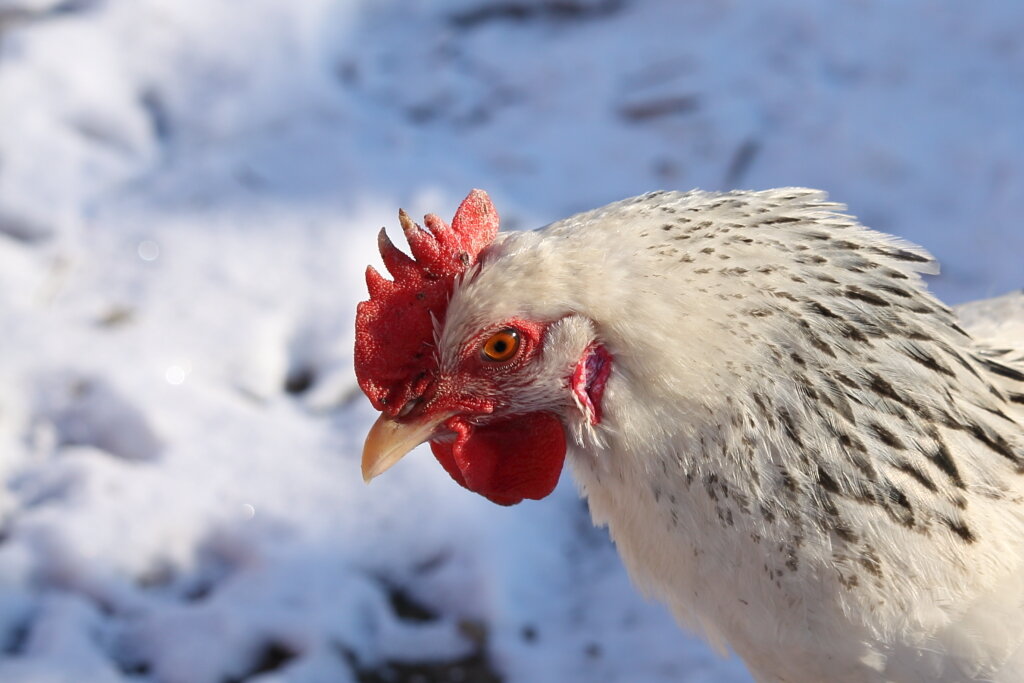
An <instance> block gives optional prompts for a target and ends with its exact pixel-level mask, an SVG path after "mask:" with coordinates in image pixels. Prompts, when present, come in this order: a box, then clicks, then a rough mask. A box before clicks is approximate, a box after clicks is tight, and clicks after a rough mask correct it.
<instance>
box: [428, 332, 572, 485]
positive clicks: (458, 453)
mask: <svg viewBox="0 0 1024 683" xmlns="http://www.w3.org/2000/svg"><path fill="white" fill-rule="evenodd" d="M504 328H510V329H514V330H516V331H517V332H518V334H519V348H518V351H517V352H516V354H515V355H514V356H513V357H512V358H510V359H509V360H507V361H504V362H500V361H492V360H488V359H487V358H485V357H484V356H483V354H482V353H481V348H482V347H483V344H484V342H485V341H486V339H487V338H488V337H490V335H491V334H493V333H494V332H497V331H498V330H500V329H504ZM545 330H546V326H544V325H540V324H538V323H534V322H530V321H522V320H513V321H509V322H507V323H506V324H504V325H501V326H496V327H494V328H491V329H488V330H487V331H486V332H482V333H481V334H480V335H478V337H476V338H474V339H473V340H472V341H471V342H469V343H468V344H467V345H466V346H465V347H464V349H463V353H462V357H461V358H460V359H459V363H458V370H457V371H456V372H455V373H454V374H453V375H452V376H450V377H444V378H441V379H440V380H439V381H438V382H437V383H436V384H435V386H434V387H431V389H430V390H428V394H430V395H429V397H425V400H424V403H423V409H422V412H421V413H420V414H421V415H425V416H429V415H430V414H443V413H447V412H456V414H455V415H454V416H453V417H450V418H449V419H448V420H446V421H445V423H444V426H445V428H446V430H447V431H448V432H449V436H450V435H452V434H453V435H454V439H447V438H439V439H435V440H432V441H431V443H430V448H431V450H432V451H433V453H434V456H435V457H436V458H437V460H438V462H440V463H441V465H442V466H443V467H444V468H445V470H446V471H447V472H448V474H450V475H451V477H452V479H454V480H455V481H456V482H458V483H459V484H461V485H462V486H464V487H466V488H467V489H469V490H471V491H475V492H476V493H479V494H480V495H482V496H484V497H486V498H487V499H488V500H491V501H492V502H495V503H498V504H499V505H514V504H515V503H518V502H520V501H522V500H523V499H524V498H530V499H534V500H538V499H540V498H544V497H545V496H547V495H548V494H549V493H551V491H552V490H553V489H554V488H555V485H556V484H558V478H559V475H560V474H561V471H562V465H563V463H564V461H565V445H566V444H565V430H564V428H563V427H562V423H561V421H560V420H559V418H558V416H557V415H555V414H553V413H549V412H532V413H520V414H514V415H502V414H501V410H502V406H501V396H500V389H499V387H500V384H501V378H502V377H503V376H509V375H512V374H514V373H516V372H519V371H520V370H521V369H522V367H523V366H525V365H526V364H528V363H530V362H531V361H533V359H534V358H535V357H536V356H537V354H538V353H539V351H540V349H541V346H542V343H543V337H544V332H545ZM481 385H484V386H485V387H486V390H483V391H482V390H481ZM465 387H473V389H471V390H466V389H465Z"/></svg>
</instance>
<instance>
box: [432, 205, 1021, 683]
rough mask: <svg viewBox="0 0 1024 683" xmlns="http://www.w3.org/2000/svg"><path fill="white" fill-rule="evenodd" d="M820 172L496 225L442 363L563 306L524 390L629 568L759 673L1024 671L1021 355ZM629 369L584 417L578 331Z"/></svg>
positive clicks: (446, 328)
mask: <svg viewBox="0 0 1024 683" xmlns="http://www.w3.org/2000/svg"><path fill="white" fill-rule="evenodd" d="M842 209H843V207H841V206H840V205H837V204H832V203H828V202H826V200H825V196H824V194H823V193H821V192H816V191H812V190H806V189H795V188H789V189H781V190H771V191H767V192H733V193H727V194H715V193H704V192H690V193H674V192H657V193H651V194H647V195H643V196H641V197H636V198H633V199H629V200H626V201H623V202H618V203H616V204H611V205H609V206H606V207H604V208H601V209H597V210H595V211H591V212H588V213H583V214H579V215H577V216H574V217H571V218H569V219H566V220H564V221H560V222H558V223H555V224H553V225H551V226H548V227H547V228H545V229H542V230H540V231H536V232H530V233H502V234H500V235H499V237H498V238H497V240H496V241H495V242H494V243H493V244H492V245H491V246H490V247H488V248H487V249H485V250H484V251H483V253H482V254H481V257H480V264H479V265H478V266H477V267H475V268H474V269H472V270H471V271H470V272H469V273H467V275H466V277H465V278H464V279H463V280H462V281H461V282H460V283H458V284H457V286H456V288H455V291H454V293H453V296H452V299H451V301H450V303H449V306H448V309H447V315H446V320H445V322H444V325H443V327H441V328H440V329H438V330H437V340H436V342H437V350H438V354H439V361H440V364H441V367H442V368H444V367H445V364H446V363H449V364H450V363H453V362H454V350H456V349H458V348H460V345H461V343H462V342H463V340H465V339H467V338H470V336H472V335H473V334H476V333H477V332H478V331H479V330H480V329H482V328H484V327H486V326H488V325H494V324H496V323H500V322H501V321H502V320H508V319H515V318H525V319H532V320H539V321H553V322H552V325H551V328H550V331H549V333H548V339H547V340H546V342H545V350H544V355H543V358H542V362H540V363H538V364H537V367H535V368H531V370H530V371H529V372H527V373H524V374H523V376H522V377H521V378H519V379H518V380H517V383H516V384H515V385H514V386H509V387H507V390H508V394H509V396H510V399H509V400H510V405H511V408H510V410H522V411H528V410H536V409H538V408H543V409H552V410H558V411H559V412H560V414H561V415H562V419H563V422H564V423H565V424H566V426H567V432H568V433H569V434H570V435H571V437H572V438H571V440H572V444H571V446H570V460H571V462H572V465H573V469H574V472H575V475H576V478H577V480H578V482H579V484H580V488H581V490H582V491H583V492H584V494H585V495H586V496H587V497H588V499H589V503H590V507H591V511H592V513H593V516H594V519H595V522H597V523H602V524H607V525H608V526H609V528H610V530H611V533H612V536H613V538H614V539H615V542H616V544H617V545H618V547H619V550H620V552H621V554H622V557H623V559H624V561H625V562H626V565H627V567H628V568H629V570H630V572H631V574H632V576H633V578H634V580H635V581H636V582H637V583H638V584H639V585H640V586H641V587H642V588H644V589H645V590H646V591H648V592H649V593H650V594H652V595H654V596H656V597H658V598H659V599H661V600H664V601H665V602H666V603H667V604H668V605H669V606H670V607H671V608H672V610H673V612H674V613H675V614H676V616H677V617H678V618H679V619H680V621H682V622H684V623H685V624H687V625H689V626H690V627H691V628H694V629H696V630H698V631H700V632H702V633H703V634H705V635H706V636H707V637H708V638H709V639H711V640H712V641H713V642H715V643H716V644H719V645H724V646H728V647H730V648H732V649H733V650H735V651H736V652H737V653H738V654H739V655H740V656H741V657H743V659H744V660H745V661H746V663H747V664H748V666H749V667H750V669H751V671H752V672H753V673H754V675H755V677H757V679H758V680H760V681H789V682H797V681H821V680H830V681H877V680H889V681H901V682H903V681H906V682H910V681H961V680H991V681H1020V680H1024V647H1022V642H1024V427H1022V425H1024V361H1022V354H1021V348H1022V346H1024V344H1017V348H1016V349H1010V350H1005V349H993V348H989V347H987V346H986V345H985V344H983V343H982V342H980V341H978V340H976V339H973V338H972V337H971V336H970V335H969V334H968V333H967V332H965V331H964V329H962V328H961V326H960V324H959V323H958V320H957V318H956V316H955V315H954V314H953V312H952V311H950V309H948V308H947V307H946V306H944V305H943V304H941V303H940V302H938V301H937V300H936V299H935V298H934V297H932V296H931V295H930V294H929V293H928V292H927V291H926V289H925V287H924V284H923V282H922V279H921V274H922V273H934V272H936V271H937V267H936V265H935V263H934V261H933V260H932V259H931V257H930V256H929V255H928V254H927V253H926V252H924V251H923V250H921V249H919V248H917V247H915V246H913V245H910V244H907V243H905V242H901V241H899V240H896V239H894V238H892V237H889V236H886V235H883V234H881V233H878V232H874V231H871V230H868V229H866V228H864V227H862V226H860V225H858V224H857V222H856V221H855V220H854V219H852V218H850V217H849V216H846V215H844V214H843V213H842ZM594 340H597V341H600V343H602V344H604V345H606V347H607V348H608V350H609V351H610V352H611V354H612V356H613V358H614V370H613V372H612V374H611V377H610V378H609V380H608V384H607V391H606V393H605V395H604V401H603V413H604V417H603V420H602V421H601V422H600V424H597V425H591V424H590V422H589V421H588V420H587V419H586V418H587V416H586V413H585V411H583V410H582V409H581V406H580V405H579V403H578V402H573V401H572V400H571V399H570V398H567V392H566V391H565V379H564V378H565V377H566V376H567V374H568V372H571V368H572V363H573V362H575V359H577V358H579V354H580V353H581V351H582V349H584V348H586V345H587V344H589V343H591V342H593V341H594Z"/></svg>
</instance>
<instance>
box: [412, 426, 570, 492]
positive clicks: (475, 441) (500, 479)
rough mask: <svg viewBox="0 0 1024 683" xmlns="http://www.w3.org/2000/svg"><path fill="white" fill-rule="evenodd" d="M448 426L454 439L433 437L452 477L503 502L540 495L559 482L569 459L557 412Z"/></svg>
mask: <svg viewBox="0 0 1024 683" xmlns="http://www.w3.org/2000/svg"><path fill="white" fill-rule="evenodd" d="M446 426H447V427H448V428H449V429H451V430H452V431H454V432H455V433H456V439H455V441H454V442H450V443H438V442H431V443H430V450H431V451H433V453H434V457H436V458H437V460H438V462H440V463H441V465H442V466H443V467H444V468H445V470H447V472H448V474H450V475H451V477H452V479H454V480H455V481H456V482H458V483H459V484H460V485H462V486H464V487H466V488H467V489H469V490H470V491H474V492H476V493H479V494H480V495H482V496H484V497H485V498H487V499H488V500H490V501H491V502H494V503H497V504H499V505H515V504H516V503H519V502H521V501H522V500H523V499H524V498H530V499H533V500H540V499H541V498H544V497H545V496H547V495H548V494H550V493H551V492H552V491H553V490H554V488H555V486H556V485H557V484H558V478H559V476H560V475H561V472H562V465H563V463H564V462H565V429H564V428H563V427H562V423H561V421H560V420H559V419H558V418H557V417H555V416H554V415H553V414H551V413H528V414H526V415H516V416H514V417H511V418H508V419H505V420H500V421H497V422H493V423H490V424H487V425H485V426H482V427H474V426H472V425H470V424H468V423H467V422H466V421H464V420H462V419H460V418H453V419H451V420H449V421H448V423H446Z"/></svg>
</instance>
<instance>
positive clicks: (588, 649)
mask: <svg viewBox="0 0 1024 683" xmlns="http://www.w3.org/2000/svg"><path fill="white" fill-rule="evenodd" d="M782 185H808V186H814V187H820V188H823V189H826V190H828V191H829V192H830V193H831V195H832V197H833V199H835V200H837V201H842V202H845V203H847V204H848V205H849V207H850V210H851V212H852V213H854V214H855V215H857V216H859V217H860V218H861V219H862V220H863V221H864V222H865V223H867V224H868V225H871V226H872V227H875V228H879V229H882V230H886V231H889V232H893V233H895V234H898V235H901V236H903V237H906V238H908V239H910V240H913V241H915V242H917V243H920V244H922V245H924V246H926V247H927V248H929V249H930V250H931V251H933V252H934V253H935V254H936V255H937V256H938V257H939V258H940V259H941V261H942V263H943V267H944V270H943V275H941V276H940V277H938V278H936V279H934V280H933V281H932V285H933V287H934V289H935V290H936V291H937V292H938V293H939V294H940V296H942V297H943V298H945V299H946V300H947V301H949V302H951V303H959V302H963V301H967V300H969V299H974V298H979V297H985V296H992V295H996V294H1000V293H1002V292H1005V291H1008V290H1011V289H1013V288H1019V287H1021V285H1022V284H1024V267H1022V266H1021V262H1022V257H1024V227H1022V225H1021V216H1024V3H1020V2H1016V1H1015V0H1004V1H1002V2H999V1H996V0H992V1H986V2H977V1H976V0H959V1H954V0H950V1H949V2H941V3H940V2H935V1H934V0H907V1H905V2H884V1H883V0H856V1H854V0H837V1H835V2H828V3H826V2H811V1H801V0H782V1H773V2H763V3H761V2H758V3H754V2H739V1H738V0H687V1H682V0H680V1H671V0H661V1H659V0H445V1H428V0H372V1H371V0H363V1H359V0H302V1H300V0H293V1H291V2H286V1H285V0H279V1H274V0H248V1H247V2H237V1H235V2H233V1H231V0H0V473H2V477H3V481H4V488H3V490H2V491H0V519H2V524H0V652H2V655H0V681H3V682H4V683H7V682H21V681H29V682H33V683H35V682H58V681H60V682H76V683H77V682H82V681H84V682H92V681H97V682H105V681H139V682H149V681H152V682H160V683H163V682H166V683H207V682H209V683H228V682H241V681H247V682H249V683H257V682H260V683H270V682H271V681H275V682H285V681H287V682H289V683H291V682H294V683H313V682H320V681H324V682H335V681H338V682H346V681H360V682H361V683H373V682H376V681H409V682H410V683H412V682H417V683H430V682H431V681H480V682H485V681H487V682H489V681H496V680H499V679H500V680H504V681H509V682H510V683H511V682H521V683H526V682H530V683H533V682H547V681H551V682H562V681H569V682H573V681H599V682H604V681H607V682H613V681H614V682H621V683H647V682H650V683H655V682H662V681H664V682H668V681H691V682H692V681H725V682H736V681H746V680H749V679H748V677H747V674H746V673H744V671H743V667H742V665H741V664H740V663H738V662H737V661H736V660H735V659H728V660H723V659H720V658H719V657H718V656H716V655H715V654H714V653H712V652H710V651H709V650H708V649H707V648H706V647H705V646H703V645H701V644H700V643H699V642H698V641H697V640H695V639H693V638H691V637H689V636H687V635H685V634H684V633H682V632H681V631H680V630H679V629H678V628H677V627H676V626H675V625H674V624H673V622H672V620H671V619H670V617H669V616H668V615H667V613H666V612H665V610H664V609H663V608H662V607H660V606H659V605H657V604H654V603H650V602H647V601H645V600H644V599H643V598H642V597H641V596H639V595H638V594H637V593H636V591H635V590H634V589H633V588H632V587H631V586H630V584H629V581H628V579H627V577H626V576H625V573H624V570H623V569H622V567H621V565H620V563H619V560H618V558H617V556H616V554H615V551H614V548H613V547H612V546H611V544H610V542H609V541H608V540H607V537H606V534H605V533H604V532H603V531H601V530H596V529H593V528H592V527H591V525H590V523H589V518H588V516H587V513H586V510H585V507H584V505H583V504H582V503H580V502H579V500H578V498H577V495H576V492H575V490H574V487H573V485H572V483H571V477H570V476H569V475H568V474H567V475H566V476H564V477H563V481H562V483H561V485H560V487H559V488H558V490H557V491H556V492H555V494H554V495H553V496H551V497H550V498H548V499H546V500H544V501H542V502H529V503H524V504H523V505H519V506H516V507H513V508H507V509H506V508H500V507H497V506H494V505H491V504H490V503H488V502H487V501H485V500H484V499H483V498H479V497H477V496H474V495H473V494H470V493H469V492H467V491H464V490H463V489H461V488H459V487H458V486H457V485H456V484H454V483H453V482H452V481H451V480H450V479H449V478H448V476H447V475H446V474H445V473H444V471H443V470H442V469H441V467H440V466H438V465H437V463H436V462H434V460H433V458H432V457H430V455H429V453H427V452H425V451H424V452H419V453H416V454H414V455H413V456H410V457H409V458H407V459H406V460H404V461H403V462H402V463H401V465H400V466H398V467H396V468H394V469H393V470H392V471H390V472H388V474H387V475H386V476H384V477H382V478H380V479H379V480H377V481H375V482H374V483H373V486H371V487H367V486H365V485H364V484H363V483H362V481H361V479H360V476H359V463H358V459H359V451H360V447H361V443H362V438H363V436H364V434H365V431H366V429H367V428H368V426H369V424H370V422H371V421H372V419H373V417H374V415H373V411H372V410H371V409H370V407H369V405H368V403H367V402H366V400H365V399H364V398H363V397H362V395H361V394H360V393H359V391H358V389H357V387H356V386H355V381H354V377H353V373H352V368H351V365H352V341H353V318H354V309H355V304H356V302H357V301H359V300H360V299H362V298H364V294H365V289H364V285H363V282H362V271H363V268H364V267H365V265H366V264H367V263H368V262H376V261H377V256H376V252H375V248H374V244H375V236H376V232H377V230H378V229H379V228H380V226H381V225H388V226H391V228H392V230H391V232H392V234H395V233H397V232H398V231H397V230H396V229H395V228H396V227H397V218H396V211H397V209H398V207H399V206H403V207H405V208H406V209H407V210H409V211H410V213H412V214H413V215H422V214H423V213H426V212H437V213H439V214H441V215H442V216H444V217H446V218H450V217H451V215H452V213H453V211H454V209H455V207H456V206H457V204H458V202H459V200H460V199H461V198H462V197H463V196H465V194H466V193H467V192H468V191H469V189H470V188H473V187H480V188H484V189H486V190H488V191H489V192H490V193H491V195H492V197H493V198H494V200H495V202H496V204H497V206H498V209H499V211H500V213H501V215H502V218H503V224H504V225H505V227H506V228H511V229H517V228H519V229H523V228H532V227H536V226H539V225H542V224H544V223H546V222H549V221H551V220H555V219H557V218H561V217H563V216H566V215H568V214H570V213H572V212H575V211H577V210H583V209H588V208H592V207H595V206H598V205H600V204H603V203H605V202H608V201H612V200H615V199H619V198H622V197H625V196H629V195H632V194H637V193H640V192H643V191H648V190H652V189H658V188H666V189H689V188H692V187H701V188H704V189H726V188H732V187H743V188H766V187H772V186H782Z"/></svg>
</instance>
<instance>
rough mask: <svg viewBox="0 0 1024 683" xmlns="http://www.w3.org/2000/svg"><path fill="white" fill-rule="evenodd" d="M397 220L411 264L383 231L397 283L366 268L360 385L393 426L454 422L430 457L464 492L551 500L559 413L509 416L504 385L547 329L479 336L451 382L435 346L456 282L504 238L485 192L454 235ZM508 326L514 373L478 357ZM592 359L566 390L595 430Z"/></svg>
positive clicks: (558, 464) (595, 366) (506, 501)
mask: <svg viewBox="0 0 1024 683" xmlns="http://www.w3.org/2000/svg"><path fill="white" fill-rule="evenodd" d="M399 217H400V220H401V223H402V231H403V232H404V233H405V237H406V240H407V241H408V242H409V248H410V251H411V252H412V256H411V257H410V256H407V255H406V254H404V253H402V252H401V251H399V250H398V249H397V248H396V247H395V246H394V245H393V244H392V243H391V241H390V240H389V239H388V237H387V235H386V234H385V233H384V231H381V234H380V238H379V248H380V252H381V257H382V259H383V261H384V265H385V267H386V268H387V271H388V272H389V273H390V274H391V275H392V277H393V278H394V279H393V280H387V279H385V278H384V277H383V276H382V275H381V274H380V273H378V272H377V271H376V270H374V269H373V268H368V269H367V272H366V281H367V286H368V289H369V291H370V299H369V300H368V301H364V302H362V303H360V304H359V307H358V309H357V314H356V344H355V370H356V377H357V379H358V381H359V386H360V387H361V388H362V390H363V392H364V393H366V395H367V397H368V398H369V399H370V401H371V402H372V403H373V405H374V407H375V408H376V409H377V410H380V411H382V412H383V413H384V414H385V415H387V416H388V417H389V418H390V419H392V420H396V421H399V422H405V421H409V422H411V421H414V420H429V418H430V417H431V416H436V417H440V416H444V415H450V416H451V417H448V418H447V419H446V420H445V421H444V423H443V427H444V430H445V433H444V434H439V435H436V436H435V437H434V438H432V439H431V449H432V450H433V452H434V455H435V456H436V457H437V459H438V460H439V461H440V463H441V465H442V466H443V467H444V468H445V470H447V471H448V473H449V474H451V476H452V478H453V479H455V481H457V482H458V483H459V484H461V485H462V486H465V487H466V488H468V489H470V490H472V491H475V492H477V493H479V494H481V495H483V496H485V497H487V498H489V499H490V500H492V501H494V502H495V503H499V504H501V505H512V504H515V503H518V502H520V501H521V500H523V499H524V498H532V499H539V498H543V497H544V496H546V495H548V494H549V493H551V491H552V490H553V489H554V487H555V485H556V484H557V483H558V477H559V475H560V473H561V470H562V464H563V462H564V460H565V449H566V441H565V430H564V427H563V425H562V423H561V421H560V419H559V417H558V416H557V415H556V414H555V413H552V412H531V413H525V414H523V413H520V414H511V413H509V412H507V411H505V410H503V400H504V398H505V397H504V396H503V391H502V390H501V387H502V385H503V383H502V382H501V378H502V377H503V376H510V375H512V374H514V373H516V372H518V371H520V370H521V369H522V368H523V367H524V366H525V365H526V364H528V363H529V362H531V361H532V360H533V359H534V358H535V357H536V355H537V354H538V353H539V352H540V349H541V348H542V345H543V338H544V333H545V331H546V326H545V325H542V324H540V323H536V322H531V321H523V320H512V321H508V322H507V323H506V324H505V325H503V326H495V327H493V328H488V329H487V330H484V331H481V333H480V335H479V336H478V338H476V339H474V340H473V341H472V342H470V343H467V345H466V346H465V347H464V349H463V353H462V358H461V359H460V361H459V363H458V369H457V370H456V371H455V372H454V373H453V374H452V376H441V375H440V370H439V368H438V366H437V359H436V355H435V349H434V347H433V341H434V340H433V330H434V321H435V320H436V321H438V322H440V323H441V324H443V322H444V318H445V312H446V308H447V305H448V300H449V298H450V296H451V292H452V290H453V287H454V282H455V280H456V279H457V278H458V277H459V276H461V275H463V274H465V273H466V272H467V271H468V270H469V269H470V268H471V267H472V266H473V265H474V264H475V263H477V261H478V259H479V258H480V257H481V255H482V252H483V251H484V250H485V249H486V247H487V246H488V245H489V244H490V243H491V242H492V241H493V240H494V237H495V236H496V235H497V232H498V213H497V211H496V210H495V208H494V205H493V204H492V203H491V200H490V199H489V198H488V196H487V194H486V193H485V192H483V191H481V190H473V191H472V192H470V193H469V195H468V196H467V197H466V199H465V200H464V201H463V202H462V204H461V205H460V206H459V208H458V210H457V211H456V214H455V218H454V219H453V220H452V224H451V225H450V226H449V225H448V224H446V223H445V222H444V221H443V220H441V219H440V218H438V217H437V216H433V215H431V216H427V217H426V221H425V222H426V227H427V229H426V230H424V229H422V228H420V227H419V226H418V225H416V224H415V223H413V222H412V220H411V219H410V218H409V217H408V216H407V215H406V214H405V213H404V212H400V213H399ZM503 327H512V328H515V329H516V330H517V331H518V332H519V334H520V347H519V349H518V352H517V353H516V354H515V355H514V356H513V357H512V358H510V359H509V360H508V361H505V362H494V361H488V360H486V359H485V358H484V357H483V356H481V354H480V349H481V346H482V345H483V343H484V341H485V340H486V339H487V338H488V336H489V335H490V334H493V333H494V332H496V331H497V330H499V329H502V328H503ZM601 348H602V349H603V347H601ZM605 355H607V354H605ZM592 356H593V354H592V353H591V349H588V352H587V353H585V354H584V357H583V358H581V359H580V363H579V365H578V366H577V368H576V371H575V372H573V374H572V376H571V377H567V378H566V388H567V391H570V390H571V391H572V392H573V393H575V396H576V398H577V400H578V401H579V402H580V405H581V406H583V407H584V409H585V410H587V411H588V415H589V416H590V419H591V423H592V424H596V423H597V422H599V421H600V417H601V413H600V401H601V396H600V394H601V392H602V391H603V389H604V380H605V379H607V373H608V370H609V369H610V363H604V362H603V361H601V362H595V361H594V359H593V358H592ZM609 358H610V357H609ZM595 378H596V379H599V380H600V381H597V382H595Z"/></svg>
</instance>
